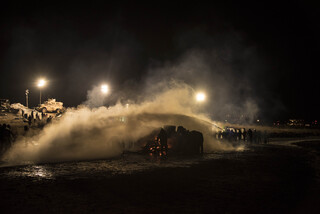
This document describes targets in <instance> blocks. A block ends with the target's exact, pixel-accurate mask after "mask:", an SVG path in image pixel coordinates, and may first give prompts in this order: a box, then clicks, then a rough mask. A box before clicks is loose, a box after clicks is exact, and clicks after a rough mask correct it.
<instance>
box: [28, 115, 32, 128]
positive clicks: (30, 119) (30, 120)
mask: <svg viewBox="0 0 320 214" xmlns="http://www.w3.org/2000/svg"><path fill="white" fill-rule="evenodd" d="M31 123H32V117H31V115H29V117H28V124H29V126H31Z"/></svg>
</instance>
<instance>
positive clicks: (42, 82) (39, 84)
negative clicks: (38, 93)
mask: <svg viewBox="0 0 320 214" xmlns="http://www.w3.org/2000/svg"><path fill="white" fill-rule="evenodd" d="M45 85H46V81H45V80H44V79H40V80H39V81H38V87H40V88H41V87H43V86H45Z"/></svg>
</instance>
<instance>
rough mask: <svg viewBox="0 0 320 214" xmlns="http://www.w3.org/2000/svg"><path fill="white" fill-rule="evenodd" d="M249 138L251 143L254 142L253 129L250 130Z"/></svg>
mask: <svg viewBox="0 0 320 214" xmlns="http://www.w3.org/2000/svg"><path fill="white" fill-rule="evenodd" d="M248 137H249V141H250V143H252V140H253V138H252V137H253V132H252V130H251V129H249V130H248Z"/></svg>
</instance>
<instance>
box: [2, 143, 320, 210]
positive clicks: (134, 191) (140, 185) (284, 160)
mask: <svg viewBox="0 0 320 214" xmlns="http://www.w3.org/2000/svg"><path fill="white" fill-rule="evenodd" d="M299 144H301V145H300V146H277V145H256V146H249V148H248V150H246V151H244V152H229V153H224V154H220V156H219V157H220V158H213V159H210V158H203V159H200V161H199V162H197V163H194V164H191V165H189V166H188V167H179V166H178V167H156V168H151V169H146V170H142V171H136V172H132V173H124V174H108V172H106V173H105V175H103V176H102V175H101V172H100V174H94V173H93V174H90V176H83V177H81V176H80V177H79V176H78V177H77V176H76V177H72V176H71V177H66V176H59V175H57V176H55V177H54V179H42V178H35V177H28V176H18V177H10V176H7V174H8V172H10V171H12V169H13V168H12V167H1V168H0V174H1V178H0V206H1V213H18V212H19V213H318V211H319V210H320V194H319V193H320V191H319V190H320V179H319V175H320V174H319V172H320V164H319V163H320V161H319V150H318V148H319V144H320V141H312V142H307V143H306V144H305V145H306V146H304V145H303V143H302V142H301V143H299ZM186 159H188V158H185V157H184V158H182V159H181V161H185V160H186ZM168 160H170V157H168ZM168 160H160V162H161V161H168ZM54 167H56V168H57V167H58V166H56V165H55V166H54ZM57 170H58V169H57ZM88 170H90V169H88ZM53 173H54V172H53ZM84 173H86V172H84Z"/></svg>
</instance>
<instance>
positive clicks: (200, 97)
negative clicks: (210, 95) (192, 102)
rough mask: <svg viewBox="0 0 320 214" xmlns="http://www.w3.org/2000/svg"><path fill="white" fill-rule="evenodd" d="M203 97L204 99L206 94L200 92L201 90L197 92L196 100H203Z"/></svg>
mask: <svg viewBox="0 0 320 214" xmlns="http://www.w3.org/2000/svg"><path fill="white" fill-rule="evenodd" d="M205 99H206V95H205V94H204V93H202V92H200V93H197V95H196V100H197V101H198V102H203V101H205Z"/></svg>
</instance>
